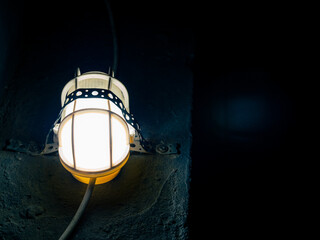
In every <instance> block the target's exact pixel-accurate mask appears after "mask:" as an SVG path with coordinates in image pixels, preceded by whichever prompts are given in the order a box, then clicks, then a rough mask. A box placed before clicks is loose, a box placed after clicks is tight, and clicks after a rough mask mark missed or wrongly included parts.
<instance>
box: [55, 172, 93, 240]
mask: <svg viewBox="0 0 320 240" xmlns="http://www.w3.org/2000/svg"><path fill="white" fill-rule="evenodd" d="M95 182H96V178H90V181H89V184H88V187H87V190H86V193H85V194H84V196H83V199H82V202H81V204H80V206H79V208H78V210H77V212H76V214H75V215H74V217H73V218H72V220H71V222H70V223H69V225H68V227H67V228H66V230H65V231H64V233H63V234H62V235H61V237H60V238H59V240H66V239H68V237H70V235H71V233H72V232H73V230H74V228H75V227H76V225H77V223H78V222H79V220H80V218H81V216H82V214H83V213H84V210H85V208H86V206H87V205H88V202H89V199H90V197H91V195H92V192H93V188H94V184H95Z"/></svg>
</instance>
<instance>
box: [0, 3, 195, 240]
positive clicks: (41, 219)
mask: <svg viewBox="0 0 320 240" xmlns="http://www.w3.org/2000/svg"><path fill="white" fill-rule="evenodd" d="M99 4H100V5H99ZM99 4H98V6H91V5H88V6H85V5H83V6H81V4H80V5H79V6H78V9H77V13H78V18H74V17H73V16H72V15H70V12H72V11H75V10H74V8H70V9H69V8H67V9H64V10H61V9H60V10H59V11H60V12H59V14H56V12H55V10H58V9H59V7H58V6H50V7H51V8H52V7H53V8H54V9H53V10H52V12H48V11H47V12H46V11H42V12H41V11H39V12H38V13H37V15H36V16H33V17H29V18H27V20H26V21H27V22H26V23H25V28H24V45H23V51H22V52H21V57H22V60H21V62H20V65H19V69H18V70H17V71H16V72H15V75H14V76H13V77H12V79H11V80H10V85H9V87H8V90H7V91H6V93H5V95H4V96H3V98H2V100H3V101H4V103H5V104H4V105H2V106H1V108H0V111H1V114H3V116H4V117H3V118H2V119H1V124H2V126H4V127H3V128H2V129H1V138H0V142H1V146H2V147H3V146H5V145H6V141H7V140H8V139H18V140H20V141H22V142H24V143H25V144H26V145H28V144H30V142H31V143H32V142H35V144H34V145H39V144H41V143H42V142H43V141H44V138H45V136H46V133H47V131H48V129H49V128H50V126H51V124H52V123H53V121H54V120H55V118H56V115H57V114H58V112H59V108H60V105H59V104H60V93H61V90H62V88H63V86H64V84H66V83H67V81H69V80H70V79H71V78H73V75H74V72H75V70H76V67H80V68H81V70H82V72H86V71H92V70H98V71H105V72H106V71H107V69H108V66H111V65H112V38H111V31H110V28H109V22H108V17H107V11H106V9H105V6H104V4H103V3H102V2H99ZM33 7H34V6H33V5H32V4H31V5H28V8H30V9H28V8H27V10H30V11H31V10H32V9H33ZM37 7H38V8H39V7H40V8H42V9H43V10H46V9H47V8H49V7H47V5H45V4H43V5H40V6H37ZM115 7H116V6H115ZM97 9H98V10H97ZM93 10H94V11H93ZM54 12H55V14H53V13H54ZM131 17H133V18H132V19H129V18H123V15H121V14H120V15H118V16H115V19H116V22H117V32H118V38H119V46H120V56H119V59H120V62H119V73H118V74H117V75H116V77H117V78H118V79H119V80H120V81H122V82H123V83H124V85H125V86H126V87H127V89H128V92H129V97H130V110H131V112H132V113H134V114H135V116H136V118H137V119H138V120H139V123H140V125H141V126H142V130H143V132H144V135H145V137H146V138H148V139H151V140H153V141H154V142H160V141H164V142H172V143H179V144H180V145H181V148H180V151H181V154H180V155H172V156H166V155H140V154H133V155H132V156H131V157H130V159H129V161H128V163H127V164H126V165H125V167H124V168H123V170H122V171H121V173H120V174H119V175H118V176H117V177H116V179H114V180H113V181H112V182H110V183H107V184H104V185H100V186H96V187H95V189H94V192H93V196H92V198H91V200H90V203H89V205H88V208H87V211H86V213H85V214H84V217H83V219H82V221H81V222H80V224H79V227H78V229H77V231H76V232H75V234H74V236H73V237H74V239H186V238H187V233H188V229H187V227H186V219H187V209H188V189H189V187H188V186H189V165H190V154H189V153H190V146H191V134H190V118H191V96H192V75H191V71H190V69H189V67H188V64H187V62H188V59H189V58H190V56H191V54H192V40H191V35H192V34H191V32H190V31H189V30H188V29H186V28H183V27H179V26H172V25H170V24H166V23H165V22H162V21H161V22H158V20H157V21H155V19H153V18H151V19H150V22H149V24H150V25H149V24H145V21H144V22H141V21H140V20H141V19H140V18H139V17H138V18H134V15H131ZM52 18H53V20H52ZM39 19H41V21H39ZM152 19H153V20H152ZM157 19H158V18H157ZM163 23H164V24H163ZM89 33H90V34H89ZM0 182H1V185H2V187H1V190H0V239H33V240H34V239H57V238H58V237H59V236H60V235H61V234H62V232H63V231H64V230H65V228H66V227H67V225H68V223H69V222H70V220H71V219H72V217H73V215H74V213H75V211H76V210H77V208H78V206H79V204H80V202H81V199H82V197H83V194H84V192H85V189H86V185H84V184H82V183H79V182H78V181H77V180H75V179H74V178H73V177H72V176H71V175H70V174H69V173H68V172H67V171H66V170H65V169H64V168H63V167H62V165H61V164H60V162H59V158H58V156H57V155H53V156H38V157H34V156H30V155H27V154H24V153H17V152H9V151H1V152H0Z"/></svg>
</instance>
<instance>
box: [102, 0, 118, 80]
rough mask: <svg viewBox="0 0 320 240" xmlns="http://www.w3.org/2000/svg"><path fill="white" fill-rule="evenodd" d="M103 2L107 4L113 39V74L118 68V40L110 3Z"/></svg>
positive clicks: (106, 0)
mask: <svg viewBox="0 0 320 240" xmlns="http://www.w3.org/2000/svg"><path fill="white" fill-rule="evenodd" d="M105 3H106V5H107V10H108V15H109V21H110V27H111V33H112V40H113V67H112V70H113V72H114V74H116V72H117V68H118V41H117V34H116V27H115V25H114V20H113V15H112V11H111V6H110V3H109V1H108V0H105Z"/></svg>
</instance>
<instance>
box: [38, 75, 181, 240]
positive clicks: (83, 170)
mask: <svg viewBox="0 0 320 240" xmlns="http://www.w3.org/2000/svg"><path fill="white" fill-rule="evenodd" d="M61 106H62V109H61V111H60V114H59V116H58V119H57V120H56V121H55V123H54V124H53V128H52V129H51V130H53V132H54V133H55V135H54V137H53V143H48V139H49V135H50V132H51V130H50V131H49V134H48V135H47V139H46V144H45V148H44V150H43V151H42V152H41V154H48V153H52V152H55V151H59V158H60V162H61V164H62V166H63V167H64V168H65V169H67V170H68V171H69V172H70V173H71V174H72V175H73V176H74V177H75V178H76V179H77V180H79V181H80V182H82V183H86V184H88V187H87V190H86V193H85V195H84V197H83V200H82V202H81V204H80V206H79V208H78V210H77V212H76V214H75V216H74V217H73V219H72V221H71V222H70V224H69V225H68V227H67V229H66V230H65V231H64V233H63V234H62V235H61V237H60V238H59V239H60V240H64V239H67V238H68V236H70V234H71V233H72V231H73V229H74V228H75V226H76V224H77V223H78V221H79V219H80V217H81V215H82V214H83V212H84V209H85V207H86V205H87V204H88V201H89V199H90V196H91V194H92V191H93V187H94V185H95V184H103V183H106V182H109V181H111V180H112V179H114V178H115V177H116V176H117V175H118V174H119V172H120V170H121V168H122V167H123V166H124V165H125V164H126V162H127V161H128V159H129V155H130V151H135V152H141V153H159V154H175V153H178V148H176V147H175V146H174V145H172V144H167V145H165V144H163V143H161V144H158V145H155V146H152V145H151V144H150V143H149V142H148V141H146V140H145V139H144V138H143V136H142V134H141V129H140V126H139V124H138V123H137V121H136V119H135V118H134V116H133V115H132V114H131V113H130V112H129V95H128V91H127V89H126V88H125V86H124V85H123V84H122V83H121V82H120V81H119V80H117V79H116V78H114V76H113V74H112V76H111V75H110V74H106V73H103V72H87V73H84V74H81V73H80V70H79V69H78V70H77V74H76V76H75V78H74V79H72V80H70V81H69V82H68V83H67V84H66V85H65V86H64V88H63V90H62V93H61ZM59 121H60V123H58V122H59Z"/></svg>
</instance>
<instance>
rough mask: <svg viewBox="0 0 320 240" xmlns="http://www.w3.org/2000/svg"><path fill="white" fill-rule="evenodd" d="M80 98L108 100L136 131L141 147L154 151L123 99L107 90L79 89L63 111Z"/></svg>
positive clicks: (66, 100)
mask: <svg viewBox="0 0 320 240" xmlns="http://www.w3.org/2000/svg"><path fill="white" fill-rule="evenodd" d="M79 98H100V99H107V100H109V101H111V102H112V103H114V104H115V105H116V106H117V107H119V108H120V109H121V112H122V115H123V118H124V119H125V121H126V122H127V123H128V124H130V125H131V126H132V127H133V128H134V129H135V130H136V134H137V137H138V139H139V142H140V145H141V146H142V147H143V148H144V150H145V151H146V152H150V153H152V152H153V151H154V150H153V149H152V146H151V144H150V143H149V142H148V141H147V140H145V139H144V137H143V136H142V133H141V128H140V125H139V124H138V122H137V120H136V119H135V118H134V116H133V114H132V113H129V112H128V111H127V110H126V108H125V106H124V104H123V102H122V101H121V99H120V98H118V97H117V96H116V95H115V94H114V93H113V92H112V91H110V90H107V89H100V88H88V89H86V88H79V89H77V90H75V91H74V92H72V93H70V94H69V95H67V96H66V99H65V102H64V105H63V107H62V109H64V108H65V106H66V105H67V104H69V103H72V102H73V101H75V100H76V99H79ZM135 136H136V135H135ZM135 138H136V137H135Z"/></svg>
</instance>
